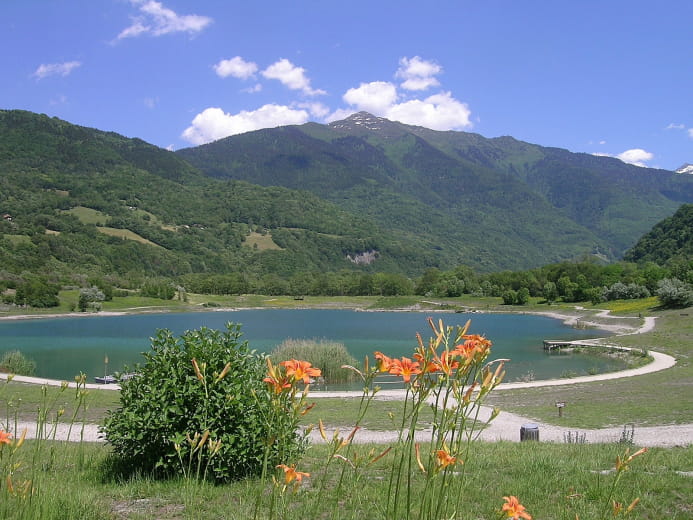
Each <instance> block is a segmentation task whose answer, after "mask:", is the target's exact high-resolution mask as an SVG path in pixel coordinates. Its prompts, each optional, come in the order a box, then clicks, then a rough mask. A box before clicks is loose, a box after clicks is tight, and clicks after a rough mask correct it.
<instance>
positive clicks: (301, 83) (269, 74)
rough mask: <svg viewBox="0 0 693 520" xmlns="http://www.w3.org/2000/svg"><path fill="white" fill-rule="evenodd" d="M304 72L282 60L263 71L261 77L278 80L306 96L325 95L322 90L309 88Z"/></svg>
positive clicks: (300, 68) (308, 81)
mask: <svg viewBox="0 0 693 520" xmlns="http://www.w3.org/2000/svg"><path fill="white" fill-rule="evenodd" d="M305 72H306V71H305V69H304V68H302V67H297V66H296V65H294V64H293V63H291V62H290V61H289V60H287V59H286V58H282V59H280V60H279V61H277V62H275V63H273V64H272V65H270V66H269V67H267V68H266V69H265V70H263V71H262V75H263V76H264V77H266V78H267V79H276V80H279V81H281V82H282V83H283V84H284V85H286V86H287V87H289V88H290V89H291V90H300V91H301V92H303V93H304V94H306V95H308V96H316V95H321V94H326V92H325V91H324V90H314V89H313V88H311V86H310V80H309V79H308V78H307V77H306V75H305Z"/></svg>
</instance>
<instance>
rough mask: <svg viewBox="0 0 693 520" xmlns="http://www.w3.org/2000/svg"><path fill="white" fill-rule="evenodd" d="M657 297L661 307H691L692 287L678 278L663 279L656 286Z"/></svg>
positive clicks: (692, 303) (692, 301)
mask: <svg viewBox="0 0 693 520" xmlns="http://www.w3.org/2000/svg"><path fill="white" fill-rule="evenodd" d="M657 297H658V298H659V301H660V302H661V304H662V306H663V307H689V306H691V305H693V286H692V285H691V284H688V283H685V282H682V281H681V280H679V279H678V278H664V279H663V280H660V281H659V283H658V284H657Z"/></svg>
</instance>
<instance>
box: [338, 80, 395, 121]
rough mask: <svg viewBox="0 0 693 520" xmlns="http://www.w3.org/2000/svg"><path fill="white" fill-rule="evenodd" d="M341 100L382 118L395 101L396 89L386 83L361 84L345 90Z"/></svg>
mask: <svg viewBox="0 0 693 520" xmlns="http://www.w3.org/2000/svg"><path fill="white" fill-rule="evenodd" d="M342 99H344V101H346V102H347V103H349V104H350V105H352V106H354V107H356V108H357V109H358V110H365V111H367V112H371V113H373V114H374V115H378V116H382V115H383V114H384V113H385V112H387V111H388V110H389V109H390V107H392V106H393V105H394V104H395V102H396V101H397V87H395V86H394V85H393V84H392V83H389V82H386V81H373V82H371V83H361V85H359V86H358V87H357V88H350V89H349V90H347V91H346V93H345V94H344V96H342Z"/></svg>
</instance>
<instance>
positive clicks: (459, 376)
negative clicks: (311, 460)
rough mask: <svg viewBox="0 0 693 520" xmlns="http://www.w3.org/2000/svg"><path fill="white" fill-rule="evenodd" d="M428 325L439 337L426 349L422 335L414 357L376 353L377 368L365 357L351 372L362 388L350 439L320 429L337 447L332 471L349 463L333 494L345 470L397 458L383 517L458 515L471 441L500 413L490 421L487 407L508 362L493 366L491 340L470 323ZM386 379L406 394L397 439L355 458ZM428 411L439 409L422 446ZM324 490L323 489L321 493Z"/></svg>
mask: <svg viewBox="0 0 693 520" xmlns="http://www.w3.org/2000/svg"><path fill="white" fill-rule="evenodd" d="M427 322H428V325H429V326H430V328H431V330H432V331H433V335H432V337H431V338H430V340H429V341H428V343H425V342H424V340H423V338H422V337H421V335H420V334H417V335H416V340H417V345H416V347H415V349H414V352H413V354H412V356H411V357H408V356H402V357H400V358H393V357H390V356H388V355H387V354H384V353H383V352H380V351H377V352H375V353H374V359H375V363H374V364H370V363H369V360H368V358H366V360H365V361H364V365H363V368H362V369H357V368H355V367H353V366H346V367H345V368H347V369H349V370H352V371H354V372H355V373H357V374H358V376H359V377H360V378H361V380H362V382H363V383H364V390H363V394H362V397H361V406H360V409H359V414H358V419H357V423H356V425H355V428H354V430H352V433H351V434H350V435H349V437H347V438H346V439H343V438H341V437H339V436H338V432H335V435H334V436H333V438H332V439H328V438H327V436H326V434H325V433H324V430H323V427H322V424H320V427H321V435H322V436H323V439H325V440H326V441H327V442H328V444H329V445H330V446H331V447H332V448H331V452H330V458H329V459H328V461H327V465H329V464H330V463H331V461H332V460H333V459H336V460H341V461H344V462H345V463H346V464H345V466H344V467H343V468H344V469H343V471H342V475H341V476H340V478H339V480H338V481H337V482H338V484H337V489H336V490H335V492H334V493H333V495H334V496H337V497H338V496H339V495H340V493H339V491H340V488H341V486H342V482H343V476H344V472H345V471H346V469H347V468H351V469H352V470H353V471H354V472H356V471H357V470H358V468H359V464H358V461H360V460H365V461H366V462H365V464H366V465H368V464H370V463H372V462H374V461H376V460H379V459H380V458H382V457H384V456H386V455H388V454H389V453H392V454H394V459H393V461H392V465H391V471H390V475H389V477H388V481H389V483H388V493H387V496H385V497H383V501H384V502H383V504H382V508H383V511H381V512H382V514H383V516H384V517H385V518H410V516H412V515H415V516H417V517H419V518H452V517H454V516H455V514H456V512H457V511H459V509H460V504H461V501H462V500H463V495H464V484H463V480H464V479H463V478H462V476H463V473H464V467H465V466H464V461H465V460H467V459H468V457H469V456H470V448H471V443H472V441H473V440H475V439H476V438H477V437H478V431H479V429H480V428H479V427H480V426H482V425H483V424H485V423H487V422H489V421H491V420H493V419H494V418H495V417H496V416H497V414H498V410H493V412H492V413H491V414H490V417H489V418H487V419H482V413H481V412H482V403H483V402H484V399H485V398H486V397H487V396H488V394H489V393H490V392H491V391H492V390H493V389H494V388H495V387H496V386H497V385H498V384H499V383H500V382H501V381H502V380H503V376H504V375H505V372H504V370H503V366H504V362H505V361H507V360H495V361H490V362H489V361H487V359H488V357H489V355H490V353H491V345H492V344H491V341H490V340H488V339H486V338H485V337H483V336H480V335H476V334H469V333H468V329H469V325H470V323H469V322H467V324H466V325H465V326H464V327H459V326H458V327H450V326H446V325H445V324H444V323H443V320H438V321H437V322H436V321H434V320H433V319H432V318H428V320H427ZM383 373H389V374H391V375H394V376H396V377H398V378H401V382H402V384H403V385H404V387H405V391H406V396H405V400H404V411H403V412H402V416H401V420H400V422H399V428H398V440H397V442H396V444H395V445H394V446H391V447H389V448H388V449H387V450H386V451H384V452H383V453H382V454H380V455H378V456H377V457H373V456H371V457H370V458H364V457H361V456H360V455H358V454H355V453H354V454H352V453H351V452H350V449H351V440H352V438H353V436H354V435H355V434H356V432H357V430H358V429H359V427H360V421H361V419H362V418H363V416H364V415H365V411H366V409H367V408H368V407H369V406H370V404H371V402H372V401H373V399H374V397H375V395H376V394H377V393H378V391H379V390H380V388H379V387H378V386H377V385H376V384H375V378H376V376H377V375H379V374H383ZM424 407H430V408H431V410H432V411H433V424H432V427H431V428H430V434H429V438H428V439H427V440H426V441H425V442H422V441H421V440H420V439H419V438H417V436H416V433H417V431H418V430H419V416H420V413H421V411H422V410H423V409H424ZM340 450H343V451H340ZM417 470H418V471H417ZM415 485H416V486H422V487H423V492H422V493H418V492H417V493H416V495H414V491H413V489H414V486H415ZM323 488H324V484H323V487H321V491H322V489H323ZM320 496H321V494H320ZM417 508H418V511H417V512H415V510H416V509H417Z"/></svg>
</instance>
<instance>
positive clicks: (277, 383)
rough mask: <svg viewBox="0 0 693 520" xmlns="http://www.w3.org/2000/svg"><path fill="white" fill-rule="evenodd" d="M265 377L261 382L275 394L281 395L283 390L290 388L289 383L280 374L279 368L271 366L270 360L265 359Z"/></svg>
mask: <svg viewBox="0 0 693 520" xmlns="http://www.w3.org/2000/svg"><path fill="white" fill-rule="evenodd" d="M267 369H268V370H267V377H265V378H264V379H263V380H262V381H263V382H265V383H267V384H268V385H269V386H270V388H271V389H272V390H273V391H274V393H275V394H281V393H282V392H283V391H284V390H285V389H287V388H291V382H290V381H289V380H288V379H287V378H286V376H285V375H284V374H282V373H281V370H279V367H275V366H274V365H272V361H271V360H270V358H267Z"/></svg>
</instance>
